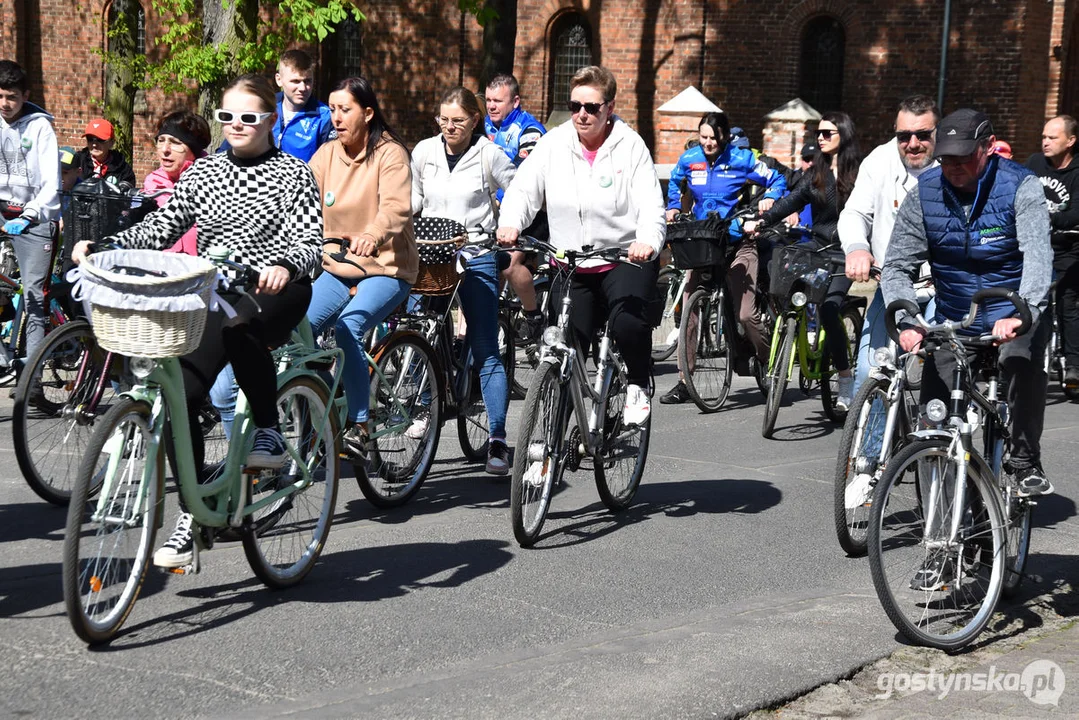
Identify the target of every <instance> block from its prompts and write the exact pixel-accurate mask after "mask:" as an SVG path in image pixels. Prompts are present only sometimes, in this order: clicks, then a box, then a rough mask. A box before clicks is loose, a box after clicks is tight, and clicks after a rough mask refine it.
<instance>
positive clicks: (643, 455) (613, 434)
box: [592, 369, 652, 512]
mask: <svg viewBox="0 0 1079 720" xmlns="http://www.w3.org/2000/svg"><path fill="white" fill-rule="evenodd" d="M625 404H626V379H625V376H624V375H623V373H622V371H621V369H619V371H618V372H617V374H616V375H615V377H614V380H613V382H612V383H611V389H610V391H609V392H608V393H607V415H606V417H605V418H604V421H603V455H602V457H599V458H596V459H595V460H594V461H593V463H592V465H593V472H594V474H595V476H596V489H597V490H598V491H599V497H600V500H602V501H603V504H604V505H606V506H607V509H608V510H610V511H611V512H621V511H622V510H625V509H626V508H628V507H629V506H630V503H632V502H633V496H634V495H636V494H637V488H639V487H640V485H641V478H642V477H643V476H644V465H645V462H647V460H648V441H649V438H651V436H652V416H651V415H649V416H648V419H647V420H645V422H644V424H643V425H639V426H632V427H627V426H625V425H624V424H623V422H622V410H623V408H624V407H625Z"/></svg>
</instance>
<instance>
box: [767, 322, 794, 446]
mask: <svg viewBox="0 0 1079 720" xmlns="http://www.w3.org/2000/svg"><path fill="white" fill-rule="evenodd" d="M797 332H798V320H797V319H795V318H787V322H786V324H785V326H784V329H783V337H782V338H781V339H780V341H779V349H778V350H777V351H776V356H775V359H774V361H773V363H772V366H771V367H770V368H768V383H767V384H768V392H767V395H766V397H765V402H764V422H763V424H762V426H761V435H762V436H764V437H766V438H770V437H772V431H773V430H775V427H776V418H777V417H779V408H780V406H782V405H783V393H785V392H786V391H787V381H788V380H789V379H790V370H791V353H793V352H794V338H795V335H796V333H797Z"/></svg>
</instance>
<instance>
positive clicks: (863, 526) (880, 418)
mask: <svg viewBox="0 0 1079 720" xmlns="http://www.w3.org/2000/svg"><path fill="white" fill-rule="evenodd" d="M888 386H889V383H888V381H887V380H885V379H884V378H881V377H877V376H873V375H871V376H869V377H868V378H866V381H865V382H864V383H862V387H860V388H859V389H858V394H857V395H855V396H854V401H853V402H852V403H851V410H852V412H850V413H848V414H847V421H846V423H844V425H843V436H842V437H841V438H840V440H839V457H838V458H837V459H836V472H835V492H834V508H833V509H834V515H835V532H836V538H837V539H838V540H839V546H840V547H841V548H843V552H845V553H847V555H849V556H850V557H860V556H862V555H865V553H866V543H867V536H868V533H869V515H870V508H871V507H872V506H873V505H872V498H873V488H874V487H875V486H876V482H875V481H873V480H870V481H868V482H867V481H866V480H865V478H864V477H863V478H858V476H859V475H869V476H871V477H872V476H874V473H875V471H876V469H877V468H876V467H875V465H876V462H877V460H878V459H879V457H880V453H879V450H880V446H879V445H876V444H875V442H874V438H873V435H874V433H875V432H877V431H879V433H880V436H879V439H880V441H881V442H884V441H887V440H888V438H884V437H883V433H884V422H885V420H886V418H887V413H888V408H887V392H888ZM900 432H902V431H900ZM867 440H869V443H868V446H869V450H868V455H867V454H866V448H867ZM854 482H857V483H858V486H857V488H855V487H854V486H853V485H852V484H853V483H854ZM852 493H853V495H854V496H852V497H849V498H848V497H847V496H848V494H852Z"/></svg>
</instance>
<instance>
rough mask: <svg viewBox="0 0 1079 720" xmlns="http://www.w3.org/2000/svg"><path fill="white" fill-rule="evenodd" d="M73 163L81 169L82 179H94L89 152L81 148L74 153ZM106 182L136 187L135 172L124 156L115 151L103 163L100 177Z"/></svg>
mask: <svg viewBox="0 0 1079 720" xmlns="http://www.w3.org/2000/svg"><path fill="white" fill-rule="evenodd" d="M75 162H76V163H77V164H78V166H79V167H80V168H82V177H83V179H84V180H89V179H90V178H92V177H94V159H93V158H92V157H90V151H89V150H88V149H87V148H83V149H82V150H79V151H78V152H77V153H75ZM102 177H104V179H105V180H106V181H112V180H115V182H117V183H122V182H126V183H129V184H130V185H131V186H132V187H135V186H136V184H137V183H136V182H135V171H134V170H132V169H131V165H129V164H128V162H127V160H126V159H124V156H123V155H121V154H120V153H119V152H117V151H116V150H113V151H112V152H110V153H109V161H108V162H107V163H105V174H104V175H103V176H102Z"/></svg>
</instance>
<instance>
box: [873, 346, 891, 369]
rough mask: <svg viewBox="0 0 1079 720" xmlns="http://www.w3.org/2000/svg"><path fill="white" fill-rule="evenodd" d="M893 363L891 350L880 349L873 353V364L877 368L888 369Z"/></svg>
mask: <svg viewBox="0 0 1079 720" xmlns="http://www.w3.org/2000/svg"><path fill="white" fill-rule="evenodd" d="M894 362H895V357H894V356H893V355H892V350H891V348H886V347H880V348H877V349H876V350H875V351H873V364H874V365H876V366H877V367H888V366H890V365H892V364H893V363H894Z"/></svg>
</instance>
